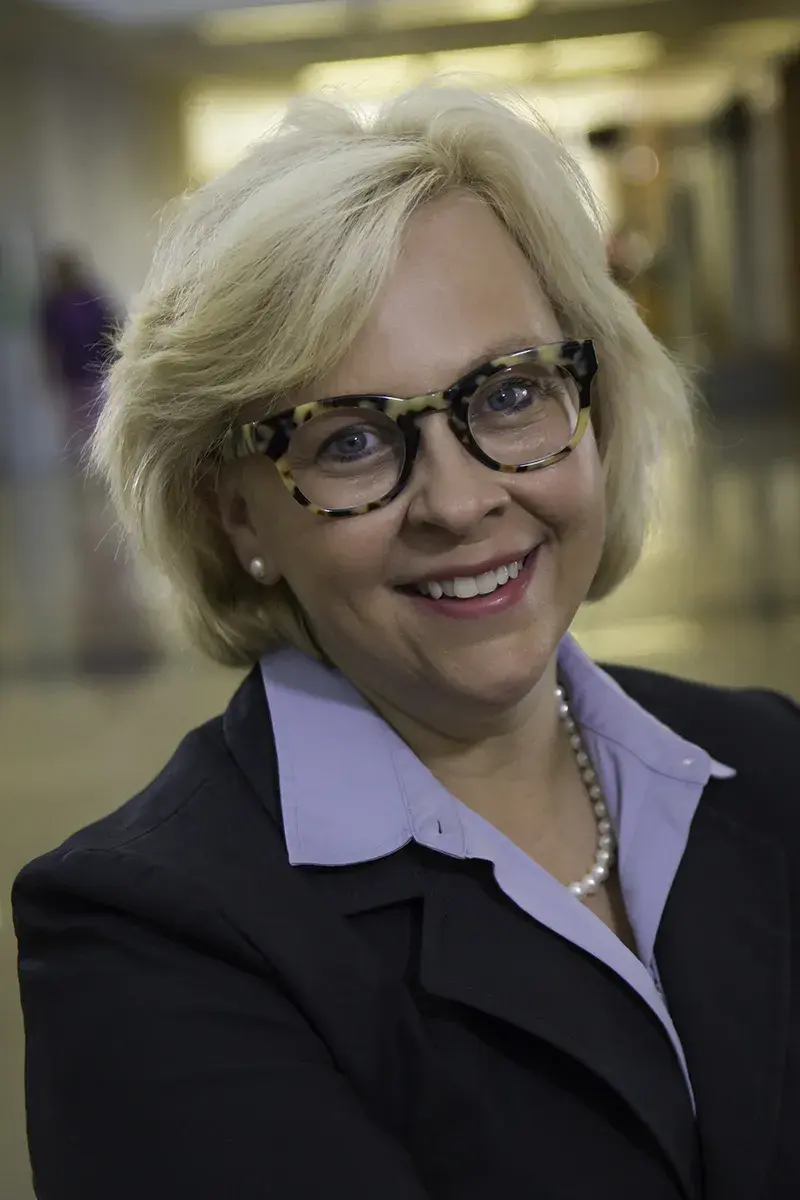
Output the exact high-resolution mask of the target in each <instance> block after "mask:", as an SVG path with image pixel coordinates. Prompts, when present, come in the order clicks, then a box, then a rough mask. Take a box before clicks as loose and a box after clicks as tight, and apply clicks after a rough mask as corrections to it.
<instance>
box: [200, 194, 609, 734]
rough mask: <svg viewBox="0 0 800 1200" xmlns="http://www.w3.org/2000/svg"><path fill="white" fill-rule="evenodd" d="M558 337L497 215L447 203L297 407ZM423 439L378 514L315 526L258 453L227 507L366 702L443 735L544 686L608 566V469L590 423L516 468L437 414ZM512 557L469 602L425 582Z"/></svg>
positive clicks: (437, 208)
mask: <svg viewBox="0 0 800 1200" xmlns="http://www.w3.org/2000/svg"><path fill="white" fill-rule="evenodd" d="M578 335H580V331H578ZM564 336H565V335H564V332H563V331H562V329H561V328H560V327H559V324H558V322H557V320H556V318H555V316H554V314H553V311H552V309H551V308H550V306H549V304H548V302H547V300H546V298H545V296H544V294H543V292H542V290H541V288H540V287H539V285H538V283H537V281H536V279H535V277H534V274H533V272H532V270H531V268H530V266H529V264H528V262H527V260H526V259H525V257H524V255H523V254H522V252H521V251H520V250H519V248H518V247H517V245H516V243H515V242H514V241H513V240H512V238H511V237H510V236H509V234H508V233H507V232H506V230H505V229H504V227H503V226H502V225H501V223H500V222H499V221H498V220H497V219H496V218H495V216H494V215H493V213H492V212H491V210H490V209H489V207H488V206H487V205H485V204H484V203H483V202H482V201H481V200H479V199H478V198H476V197H474V196H471V195H468V194H461V193H459V194H453V195H450V196H447V197H444V198H441V199H438V200H436V201H432V202H429V203H428V204H427V205H426V206H424V207H423V208H422V209H420V210H419V211H418V212H417V213H416V214H415V216H414V217H413V218H412V220H411V222H410V224H409V227H408V230H407V236H406V240H405V243H404V247H403V251H402V254H401V256H400V259H399V262H398V264H397V266H396V268H395V270H394V273H393V274H392V276H391V277H390V279H389V281H388V284H387V286H386V287H385V289H384V291H383V293H382V295H381V297H380V299H379V302H378V303H377V305H376V306H375V308H374V311H373V312H372V315H371V317H370V319H369V320H368V322H367V324H366V325H365V327H364V328H363V329H362V331H361V333H360V335H359V337H358V338H357V340H356V342H355V343H354V344H353V346H352V348H351V349H350V351H349V352H348V354H347V355H346V356H345V357H344V358H343V359H342V361H341V362H340V364H339V366H338V367H337V369H336V370H335V371H334V372H333V373H332V374H331V375H330V376H329V377H328V378H326V379H324V380H323V381H321V383H320V384H319V386H317V387H315V388H314V390H313V392H312V391H309V392H307V393H304V394H303V395H301V396H298V397H297V398H296V399H295V403H300V402H302V401H305V400H310V399H322V398H324V397H326V396H337V395H346V394H357V393H360V394H374V393H377V394H384V395H386V394H388V395H393V396H399V397H407V396H416V395H421V394H423V393H426V392H430V391H435V390H439V389H443V388H446V387H448V386H449V385H450V384H451V383H453V382H455V381H456V380H457V379H458V378H459V377H460V376H461V375H463V374H464V373H465V372H466V371H467V370H469V369H470V367H471V366H472V365H473V364H475V363H476V362H479V361H480V360H481V359H482V358H487V357H490V355H491V354H492V353H497V352H499V351H506V350H508V351H511V350H519V349H523V348H526V347H528V346H535V345H538V344H543V343H548V342H557V341H560V340H562V339H563V337H564ZM601 367H602V364H601ZM261 415H263V414H262V412H261V411H260V409H258V408H256V409H255V410H254V411H252V412H249V413H246V414H245V416H246V418H248V419H256V418H257V417H259V416H261ZM420 436H421V442H420V447H419V453H418V456H417V460H416V464H415V466H414V470H413V473H412V475H411V479H410V482H409V484H408V486H407V488H406V490H405V491H404V492H402V493H401V495H399V496H398V497H397V498H396V499H394V500H393V501H392V502H391V503H390V504H389V505H388V506H387V507H386V508H383V509H379V510H377V511H375V512H371V513H366V514H364V515H361V516H354V517H348V518H344V519H331V518H326V517H320V516H315V515H313V514H311V513H309V512H308V511H306V510H305V509H303V508H302V507H301V506H300V505H298V504H297V503H296V501H294V500H293V499H292V497H291V496H290V495H289V493H288V492H287V490H286V488H285V487H284V486H283V484H282V482H281V481H280V479H279V478H278V474H277V471H276V469H275V467H274V466H273V464H272V463H271V462H269V461H268V460H266V459H264V458H261V457H255V458H251V459H245V460H242V461H241V462H239V463H237V464H235V465H233V466H231V467H229V468H227V469H226V472H225V473H224V475H223V482H222V485H221V488H220V511H221V513H222V519H223V523H224V525H225V527H226V530H227V532H228V535H229V536H230V538H231V540H232V543H233V546H234V548H235V550H236V553H237V556H238V557H239V559H240V561H241V562H242V564H243V566H245V568H247V567H248V566H249V563H250V562H251V560H252V559H253V558H254V557H255V556H259V557H261V558H263V559H264V560H265V562H266V563H267V565H268V572H269V574H268V578H267V580H266V582H268V583H269V582H275V581H277V580H278V579H280V578H282V579H283V580H284V581H285V582H286V583H287V584H288V585H289V587H290V588H291V589H292V592H293V593H294V595H295V596H296V598H297V600H298V602H299V604H300V605H301V606H302V608H303V610H304V612H305V614H306V616H307V619H308V623H309V625H310V627H311V629H312V630H313V632H314V634H315V636H316V639H317V641H318V643H319V645H320V647H321V648H322V649H323V650H324V652H325V653H326V655H327V656H328V657H329V658H330V659H331V661H332V662H334V663H335V664H336V665H337V666H338V667H339V668H340V669H341V670H342V671H343V672H344V673H345V674H346V675H347V676H349V677H350V678H351V679H352V680H353V681H354V682H355V683H356V685H357V686H358V687H360V688H361V690H362V691H364V693H365V694H366V695H368V696H371V697H372V698H373V699H374V700H375V701H376V702H377V703H379V704H380V703H383V704H384V705H386V706H388V707H392V708H395V709H396V710H398V711H401V712H403V713H406V714H417V715H418V716H419V717H420V718H421V719H423V720H427V721H429V722H431V723H432V724H433V725H434V726H435V725H436V724H437V721H440V720H441V718H442V717H443V716H444V714H447V715H448V723H449V724H453V725H455V727H458V724H459V720H460V718H461V717H462V716H463V720H464V721H465V722H467V721H470V720H472V719H473V718H475V717H476V716H478V715H479V714H484V715H486V716H487V717H489V716H491V715H493V714H498V713H502V712H503V711H506V710H508V709H510V708H515V707H517V706H519V705H520V704H523V703H524V701H525V698H526V697H528V696H531V695H533V694H535V692H536V689H537V688H541V687H544V686H548V687H549V686H551V685H552V682H553V658H554V652H555V649H556V646H557V645H558V642H559V640H560V639H561V637H562V636H563V634H564V632H565V631H566V629H567V628H568V626H569V624H570V622H571V621H572V618H573V616H574V614H575V612H576V610H577V608H578V606H579V605H580V603H581V602H582V600H583V599H584V598H585V596H586V593H587V591H588V589H589V586H590V584H591V581H592V578H593V576H594V574H595V571H596V568H597V565H598V562H599V558H600V553H601V548H602V542H603V516H604V513H603V481H602V472H601V467H600V463H599V459H598V454H597V449H596V445H595V441H594V437H593V435H592V432H591V429H590V430H589V431H587V433H586V434H585V435H584V437H583V439H582V441H581V442H580V444H579V445H578V447H577V449H576V450H575V451H574V452H573V453H572V454H570V455H569V456H568V457H567V458H565V459H563V460H562V461H561V462H559V463H557V464H555V465H553V466H550V467H546V468H544V469H542V470H540V471H532V472H529V473H520V474H506V473H501V472H499V471H493V470H491V469H490V468H488V467H486V466H484V465H482V464H481V463H479V462H477V461H476V460H475V459H474V458H472V457H471V455H470V454H469V453H468V452H467V450H466V449H464V447H463V446H462V445H461V444H460V443H459V442H458V441H457V440H456V438H455V437H454V435H453V433H452V432H451V430H450V428H449V426H448V424H447V418H446V415H445V414H442V413H433V414H430V415H427V416H425V417H423V418H422V419H421V421H420ZM520 562H522V564H523V565H522V567H521V569H518V568H512V571H511V574H512V575H513V573H514V571H515V570H517V575H516V578H509V579H508V582H507V583H506V584H505V585H504V586H501V587H498V588H497V590H496V591H494V592H492V593H490V594H486V595H480V596H477V597H473V598H470V599H459V598H458V597H457V596H456V597H453V598H448V597H447V596H443V597H441V598H440V599H434V598H433V597H432V596H430V595H428V596H427V597H426V596H423V595H422V594H421V592H420V591H419V588H418V587H417V586H415V585H416V584H420V583H423V584H424V583H425V582H426V581H432V580H434V581H442V582H445V583H448V582H449V581H453V580H456V579H459V580H461V579H464V578H475V577H477V576H479V575H486V574H487V573H488V569H489V568H491V567H494V566H500V565H501V564H511V563H520ZM502 578H503V574H502V571H501V573H500V579H501V580H502ZM481 586H485V584H482V585H481ZM432 590H433V592H434V593H437V592H438V591H439V589H437V588H433V589H432ZM448 590H450V589H448ZM457 590H459V591H471V590H472V588H471V586H470V585H469V584H467V585H466V587H465V586H464V585H461V584H460V585H458V587H457ZM437 714H438V717H437Z"/></svg>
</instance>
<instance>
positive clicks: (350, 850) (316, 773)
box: [261, 635, 735, 866]
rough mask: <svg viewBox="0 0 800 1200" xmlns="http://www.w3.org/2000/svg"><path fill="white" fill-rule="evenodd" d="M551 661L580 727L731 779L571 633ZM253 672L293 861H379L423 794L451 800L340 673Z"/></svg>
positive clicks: (690, 772) (313, 666)
mask: <svg viewBox="0 0 800 1200" xmlns="http://www.w3.org/2000/svg"><path fill="white" fill-rule="evenodd" d="M558 662H559V673H560V676H561V678H562V679H563V681H564V683H565V685H566V687H567V688H568V689H569V696H570V703H571V706H572V709H573V712H574V714H575V716H576V718H577V720H578V721H579V723H580V725H581V727H582V728H583V729H584V730H586V731H589V732H590V733H594V734H596V735H597V736H598V737H602V738H605V739H607V740H609V741H611V742H614V743H616V744H617V745H619V746H621V747H622V748H623V749H626V750H627V751H628V752H629V753H630V754H632V755H634V756H635V757H637V758H638V759H639V760H640V761H641V762H642V763H644V765H645V766H647V767H649V768H650V769H651V770H653V771H655V772H658V773H660V774H662V775H667V776H669V777H671V778H676V779H681V780H683V781H685V782H687V783H699V784H705V783H706V782H707V781H708V779H709V777H711V776H713V777H715V778H719V779H725V778H729V777H731V776H732V775H734V774H735V772H734V771H733V770H731V768H730V767H726V766H724V765H723V764H722V763H718V762H716V761H715V760H714V759H712V758H711V757H710V755H708V754H707V753H706V751H705V750H703V749H702V748H701V747H699V746H696V745H694V744H693V743H691V742H688V741H686V740H685V739H684V738H681V737H679V735H678V734H676V733H675V732H674V731H673V730H672V729H669V728H668V727H667V726H666V725H664V724H662V723H661V722H660V721H658V720H657V719H656V718H655V717H653V716H652V715H651V714H650V713H648V712H647V711H646V710H645V709H643V708H642V707H641V706H640V705H639V704H637V703H636V701H635V700H633V699H632V698H631V697H630V696H628V695H627V694H626V693H625V692H624V691H623V690H622V688H621V687H620V686H619V685H618V684H617V683H616V681H615V680H613V679H612V678H611V676H610V675H608V674H607V673H606V672H605V671H603V670H602V669H601V668H600V667H598V666H597V665H596V664H595V663H594V662H592V660H591V659H590V658H589V657H588V656H587V655H586V654H585V653H584V652H583V650H581V649H580V647H579V646H578V644H577V642H575V640H574V639H573V638H572V637H571V636H569V635H568V636H567V637H565V638H564V639H563V641H562V643H561V645H560V647H559V654H558ZM261 673H262V678H263V681H264V686H265V688H266V692H267V698H268V703H269V709H270V715H271V719H272V727H273V733H274V736H275V746H276V754H277V761H278V776H279V783H280V794H281V810H282V814H283V824H284V834H285V837H286V845H287V851H288V855H289V861H290V862H291V863H292V864H294V865H300V864H315V865H319V866H343V865H345V864H351V863H357V862H367V861H370V860H372V859H376V858H382V857H384V856H385V855H387V854H391V853H394V851H396V850H399V849H400V847H401V846H404V845H405V844H406V843H407V842H409V841H410V840H411V839H412V838H413V837H414V836H415V831H416V825H417V824H418V823H419V821H420V820H422V819H424V815H425V814H424V813H422V812H421V805H422V804H423V800H422V799H421V798H423V797H425V796H428V797H430V796H431V795H432V793H436V797H435V801H432V802H434V803H443V802H444V800H445V798H447V800H448V801H449V802H451V803H456V802H455V801H454V800H453V799H452V797H449V793H447V792H446V790H445V789H444V788H442V786H441V785H440V784H438V782H437V781H435V780H434V779H433V776H431V775H430V773H429V772H428V771H427V768H426V767H424V765H423V764H422V763H421V762H420V760H419V759H418V758H417V757H416V755H415V754H414V753H413V751H412V750H411V749H410V748H409V747H408V746H407V745H406V744H405V742H403V740H402V739H401V738H400V737H399V735H398V734H397V733H395V731H394V730H393V729H392V728H391V726H390V725H388V723H387V722H386V721H384V720H383V718H382V717H381V716H379V714H378V713H377V712H376V711H375V710H374V709H373V708H372V707H371V706H370V705H369V704H368V702H367V701H366V700H365V699H364V697H363V696H362V695H361V694H360V693H359V692H358V691H357V690H356V689H355V687H354V686H353V685H352V684H351V683H350V682H349V681H348V680H347V679H346V678H345V677H344V676H343V675H342V674H341V673H340V672H338V671H335V670H332V669H330V668H328V667H326V666H324V665H323V664H322V663H320V662H317V661H315V660H314V659H311V658H309V657H307V656H306V655H305V654H303V653H301V652H300V651H299V650H295V649H283V650H279V651H277V652H275V653H273V654H270V655H265V656H264V658H263V659H262V660H261ZM431 785H433V786H431ZM454 849H455V848H454Z"/></svg>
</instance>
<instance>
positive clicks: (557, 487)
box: [518, 437, 605, 541]
mask: <svg viewBox="0 0 800 1200" xmlns="http://www.w3.org/2000/svg"><path fill="white" fill-rule="evenodd" d="M519 487H520V489H521V491H520V492H519V493H518V496H519V502H520V503H521V504H522V505H523V506H524V507H525V508H527V509H529V511H531V512H532V513H534V514H535V516H536V517H537V518H538V519H539V520H541V521H542V522H543V524H544V525H546V526H547V528H548V529H550V530H551V531H552V532H553V533H554V534H555V536H556V537H557V538H558V539H559V540H561V541H567V540H571V539H573V538H575V537H581V538H594V539H597V540H598V541H602V537H603V530H604V525H605V487H604V479H603V468H602V464H601V462H600V458H599V455H598V453H597V448H596V446H595V444H594V441H593V440H590V439H589V438H588V437H587V438H584V440H583V442H582V443H581V445H580V446H579V447H578V449H577V450H576V451H575V453H574V454H571V455H570V456H569V457H568V458H565V459H563V460H562V461H561V462H560V463H556V464H555V465H554V466H552V467H546V468H545V469H544V470H543V471H541V472H533V473H532V474H530V475H527V476H523V477H522V478H521V480H520V484H519Z"/></svg>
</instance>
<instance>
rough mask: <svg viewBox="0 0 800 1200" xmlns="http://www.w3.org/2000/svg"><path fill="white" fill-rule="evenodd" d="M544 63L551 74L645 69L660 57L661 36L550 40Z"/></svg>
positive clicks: (584, 73)
mask: <svg viewBox="0 0 800 1200" xmlns="http://www.w3.org/2000/svg"><path fill="white" fill-rule="evenodd" d="M542 49H543V51H546V55H547V57H546V60H544V61H543V67H544V69H545V70H546V73H547V74H548V75H549V76H550V77H551V78H565V77H566V76H569V75H590V74H600V73H606V72H612V71H643V70H645V69H646V68H647V67H650V66H652V65H653V63H655V62H656V61H657V60H658V59H659V58H660V57H661V52H662V45H661V40H660V38H657V37H655V36H654V35H653V34H651V33H616V34H609V35H608V36H606V37H586V38H568V39H566V40H565V41H558V42H547V43H545V44H544V45H543V46H542Z"/></svg>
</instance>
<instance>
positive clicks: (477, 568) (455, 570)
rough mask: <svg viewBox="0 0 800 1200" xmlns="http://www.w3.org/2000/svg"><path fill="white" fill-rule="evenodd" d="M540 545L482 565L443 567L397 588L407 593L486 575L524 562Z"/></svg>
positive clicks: (491, 559) (496, 558) (485, 560)
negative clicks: (428, 584)
mask: <svg viewBox="0 0 800 1200" xmlns="http://www.w3.org/2000/svg"><path fill="white" fill-rule="evenodd" d="M540 545H541V542H537V543H536V545H535V546H528V548H527V550H523V551H521V552H520V553H515V552H514V551H513V550H512V551H510V552H509V553H508V554H506V555H502V554H498V555H495V557H494V558H487V559H484V561H483V562H482V563H472V564H470V563H467V564H466V565H458V566H456V565H453V566H446V567H441V568H440V569H439V570H438V571H437V573H436V574H431V575H422V576H419V577H418V578H416V579H409V580H406V581H405V582H403V583H398V584H396V585H395V586H396V587H399V588H402V589H403V590H404V591H405V590H406V589H407V588H416V587H419V586H420V584H423V583H440V582H441V581H442V580H443V579H445V580H446V579H464V578H469V577H471V576H472V577H476V576H478V575H485V574H486V572H487V571H495V570H497V568H498V567H505V566H507V565H508V563H511V562H522V561H523V560H524V559H526V558H527V557H528V555H529V554H533V552H534V550H538V549H539V546H540ZM506 586H507V585H506Z"/></svg>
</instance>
